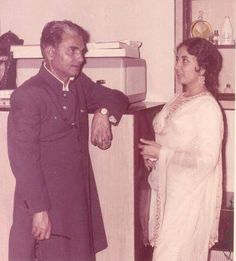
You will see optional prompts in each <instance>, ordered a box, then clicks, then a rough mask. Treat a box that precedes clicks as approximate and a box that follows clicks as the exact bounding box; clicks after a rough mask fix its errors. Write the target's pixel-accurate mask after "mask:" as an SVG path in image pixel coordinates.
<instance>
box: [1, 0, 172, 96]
mask: <svg viewBox="0 0 236 261" xmlns="http://www.w3.org/2000/svg"><path fill="white" fill-rule="evenodd" d="M53 19H70V20H73V21H74V22H77V23H79V24H80V25H81V26H83V27H84V28H85V29H87V30H88V31H89V32H90V34H91V40H93V41H112V40H123V39H130V40H137V41H141V42H142V43H143V45H142V47H141V49H140V51H141V58H144V59H145V60H146V61H147V74H148V75H147V86H148V90H147V100H148V101H166V100H169V98H170V97H171V96H172V95H173V93H174V71H173V66H174V1H173V0H159V1H156V0H139V1H136V0H129V1H126V0H119V1H117V0H99V4H98V2H97V1H96V0H86V1H77V0H70V1H61V0H48V1H32V0H20V1H17V0H11V1H8V0H1V2H0V31H1V33H5V32H7V31H8V30H11V31H12V32H14V33H16V34H17V35H18V36H19V37H20V38H23V39H24V40H25V44H38V43H39V38H40V34H41V30H42V27H43V26H44V24H45V23H46V22H48V21H50V20H53Z"/></svg>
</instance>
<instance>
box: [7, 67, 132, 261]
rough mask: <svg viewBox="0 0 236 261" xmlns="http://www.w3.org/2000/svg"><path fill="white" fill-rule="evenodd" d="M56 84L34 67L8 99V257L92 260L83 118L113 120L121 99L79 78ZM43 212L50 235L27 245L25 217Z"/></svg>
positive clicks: (97, 235)
mask: <svg viewBox="0 0 236 261" xmlns="http://www.w3.org/2000/svg"><path fill="white" fill-rule="evenodd" d="M62 85H63V84H62V83H61V82H60V81H59V80H57V79H56V78H55V77H54V76H53V75H52V74H50V73H49V72H48V71H47V70H46V69H45V68H44V66H42V67H41V69H40V71H39V73H38V74H37V75H36V76H34V77H32V78H30V79H29V80H28V81H26V82H25V83H24V84H23V85H22V86H20V87H19V88H17V89H16V90H15V91H14V92H13V94H12V96H11V109H10V113H9V117H8V150H9V159H10V164H11V168H12V171H13V174H14V176H15V178H16V189H15V199H14V215H13V226H12V229H11V233H10V249H13V251H12V253H11V251H10V254H9V255H10V260H14V261H16V260H19V261H21V260H22V261H23V260H24V261H27V260H28V259H24V258H23V259H20V257H16V256H14V255H15V254H14V253H18V254H19V255H20V256H22V257H24V256H30V255H31V257H32V258H31V259H30V260H34V258H35V252H36V255H38V257H39V259H40V258H41V255H42V260H56V261H60V260H61V261H75V260H78V261H92V260H95V253H96V252H98V251H100V250H102V249H104V248H106V247H107V240H106V236H105V231H104V225H103V221H102V214H101V209H100V204H99V199H98V195H97V190H96V185H95V180H94V175H93V171H92V167H91V162H90V158H89V151H88V113H89V112H94V111H95V110H97V109H98V108H102V107H105V108H107V109H108V111H109V112H110V113H111V114H112V115H114V117H115V118H116V120H117V123H118V122H119V120H120V118H121V115H122V114H123V113H124V112H125V110H126V108H127V104H128V102H127V97H126V96H125V95H123V94H122V93H121V92H119V91H117V90H111V89H108V88H106V87H104V86H101V85H99V84H95V83H94V82H92V81H91V79H89V78H88V77H87V76H86V75H84V74H82V73H81V74H80V75H79V76H78V77H77V78H76V79H74V80H73V81H71V82H70V84H69V91H63V90H62ZM45 210H47V211H48V213H49V217H50V219H51V222H52V236H51V238H50V239H49V240H44V241H35V240H34V239H33V236H32V235H31V229H32V215H33V214H34V213H36V212H40V211H45ZM19 233H20V236H18V235H19ZM50 248H51V251H50V250H48V249H50ZM45 249H47V251H44V250H45ZM35 250H36V251H35ZM13 252H14V253H13ZM29 253H30V255H29ZM44 253H47V256H44ZM40 260H41V259H40Z"/></svg>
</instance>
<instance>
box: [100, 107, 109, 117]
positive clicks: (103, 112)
mask: <svg viewBox="0 0 236 261" xmlns="http://www.w3.org/2000/svg"><path fill="white" fill-rule="evenodd" d="M100 112H101V114H103V115H107V113H108V111H107V109H106V108H102V109H101V111H100Z"/></svg>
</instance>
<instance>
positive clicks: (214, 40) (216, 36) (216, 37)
mask: <svg viewBox="0 0 236 261" xmlns="http://www.w3.org/2000/svg"><path fill="white" fill-rule="evenodd" d="M212 43H213V44H215V45H218V44H219V32H218V30H214V33H213V37H212Z"/></svg>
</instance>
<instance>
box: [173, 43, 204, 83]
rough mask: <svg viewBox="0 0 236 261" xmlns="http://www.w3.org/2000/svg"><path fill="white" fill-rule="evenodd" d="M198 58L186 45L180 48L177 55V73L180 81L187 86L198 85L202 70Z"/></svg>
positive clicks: (177, 78)
mask: <svg viewBox="0 0 236 261" xmlns="http://www.w3.org/2000/svg"><path fill="white" fill-rule="evenodd" d="M197 70H199V65H198V62H197V58H196V56H194V55H191V54H189V53H188V51H187V47H186V46H182V47H180V48H179V50H178V52H177V55H176V64H175V75H176V80H177V81H178V83H180V84H182V85H185V86H186V87H191V86H193V87H194V86H196V85H198V84H199V75H200V72H198V71H197Z"/></svg>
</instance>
